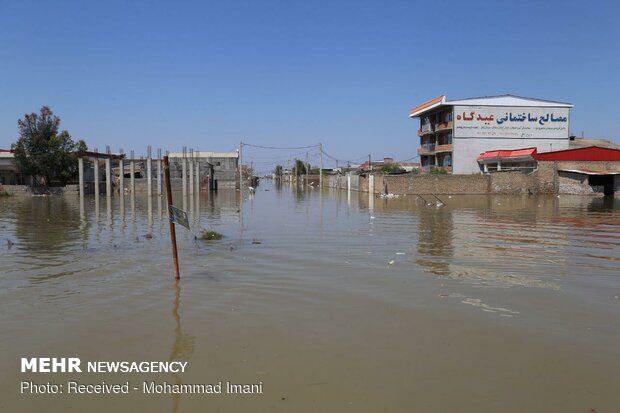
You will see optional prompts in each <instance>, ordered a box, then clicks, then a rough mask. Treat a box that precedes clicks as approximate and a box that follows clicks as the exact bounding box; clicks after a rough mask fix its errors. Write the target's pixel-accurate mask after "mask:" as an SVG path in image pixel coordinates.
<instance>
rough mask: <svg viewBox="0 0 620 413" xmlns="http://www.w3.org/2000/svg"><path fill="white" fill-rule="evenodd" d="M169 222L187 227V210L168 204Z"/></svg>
mask: <svg viewBox="0 0 620 413" xmlns="http://www.w3.org/2000/svg"><path fill="white" fill-rule="evenodd" d="M170 222H174V223H175V224H179V225H182V226H184V227H185V228H187V229H189V219H188V218H187V212H185V211H183V210H182V209H179V208H177V207H175V206H173V205H170Z"/></svg>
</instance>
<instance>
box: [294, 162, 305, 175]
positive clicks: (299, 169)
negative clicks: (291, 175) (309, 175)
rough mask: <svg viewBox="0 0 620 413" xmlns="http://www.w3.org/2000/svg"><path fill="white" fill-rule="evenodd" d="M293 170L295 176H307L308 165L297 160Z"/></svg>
mask: <svg viewBox="0 0 620 413" xmlns="http://www.w3.org/2000/svg"><path fill="white" fill-rule="evenodd" d="M293 169H294V172H295V176H299V175H305V174H306V164H305V163H304V162H303V161H302V160H301V159H295V166H294V168H293Z"/></svg>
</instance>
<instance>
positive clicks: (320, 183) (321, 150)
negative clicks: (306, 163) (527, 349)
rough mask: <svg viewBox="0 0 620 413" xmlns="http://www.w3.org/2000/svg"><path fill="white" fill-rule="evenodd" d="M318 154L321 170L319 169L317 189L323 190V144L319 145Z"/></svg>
mask: <svg viewBox="0 0 620 413" xmlns="http://www.w3.org/2000/svg"><path fill="white" fill-rule="evenodd" d="M319 152H320V155H321V167H320V168H321V169H319V188H320V189H323V144H322V143H319ZM336 163H337V161H336Z"/></svg>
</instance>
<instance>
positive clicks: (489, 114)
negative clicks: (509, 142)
mask: <svg viewBox="0 0 620 413" xmlns="http://www.w3.org/2000/svg"><path fill="white" fill-rule="evenodd" d="M568 116H569V115H568V108H536V107H512V106H503V107H496V106H493V107H489V106H455V107H454V137H455V138H522V139H549V138H565V139H568Z"/></svg>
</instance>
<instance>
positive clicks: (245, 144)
mask: <svg viewBox="0 0 620 413" xmlns="http://www.w3.org/2000/svg"><path fill="white" fill-rule="evenodd" d="M241 145H243V146H250V147H252V148H261V149H282V150H287V149H310V148H318V147H320V146H321V145H320V144H318V145H311V146H296V147H277V146H263V145H252V144H251V143H241Z"/></svg>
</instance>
